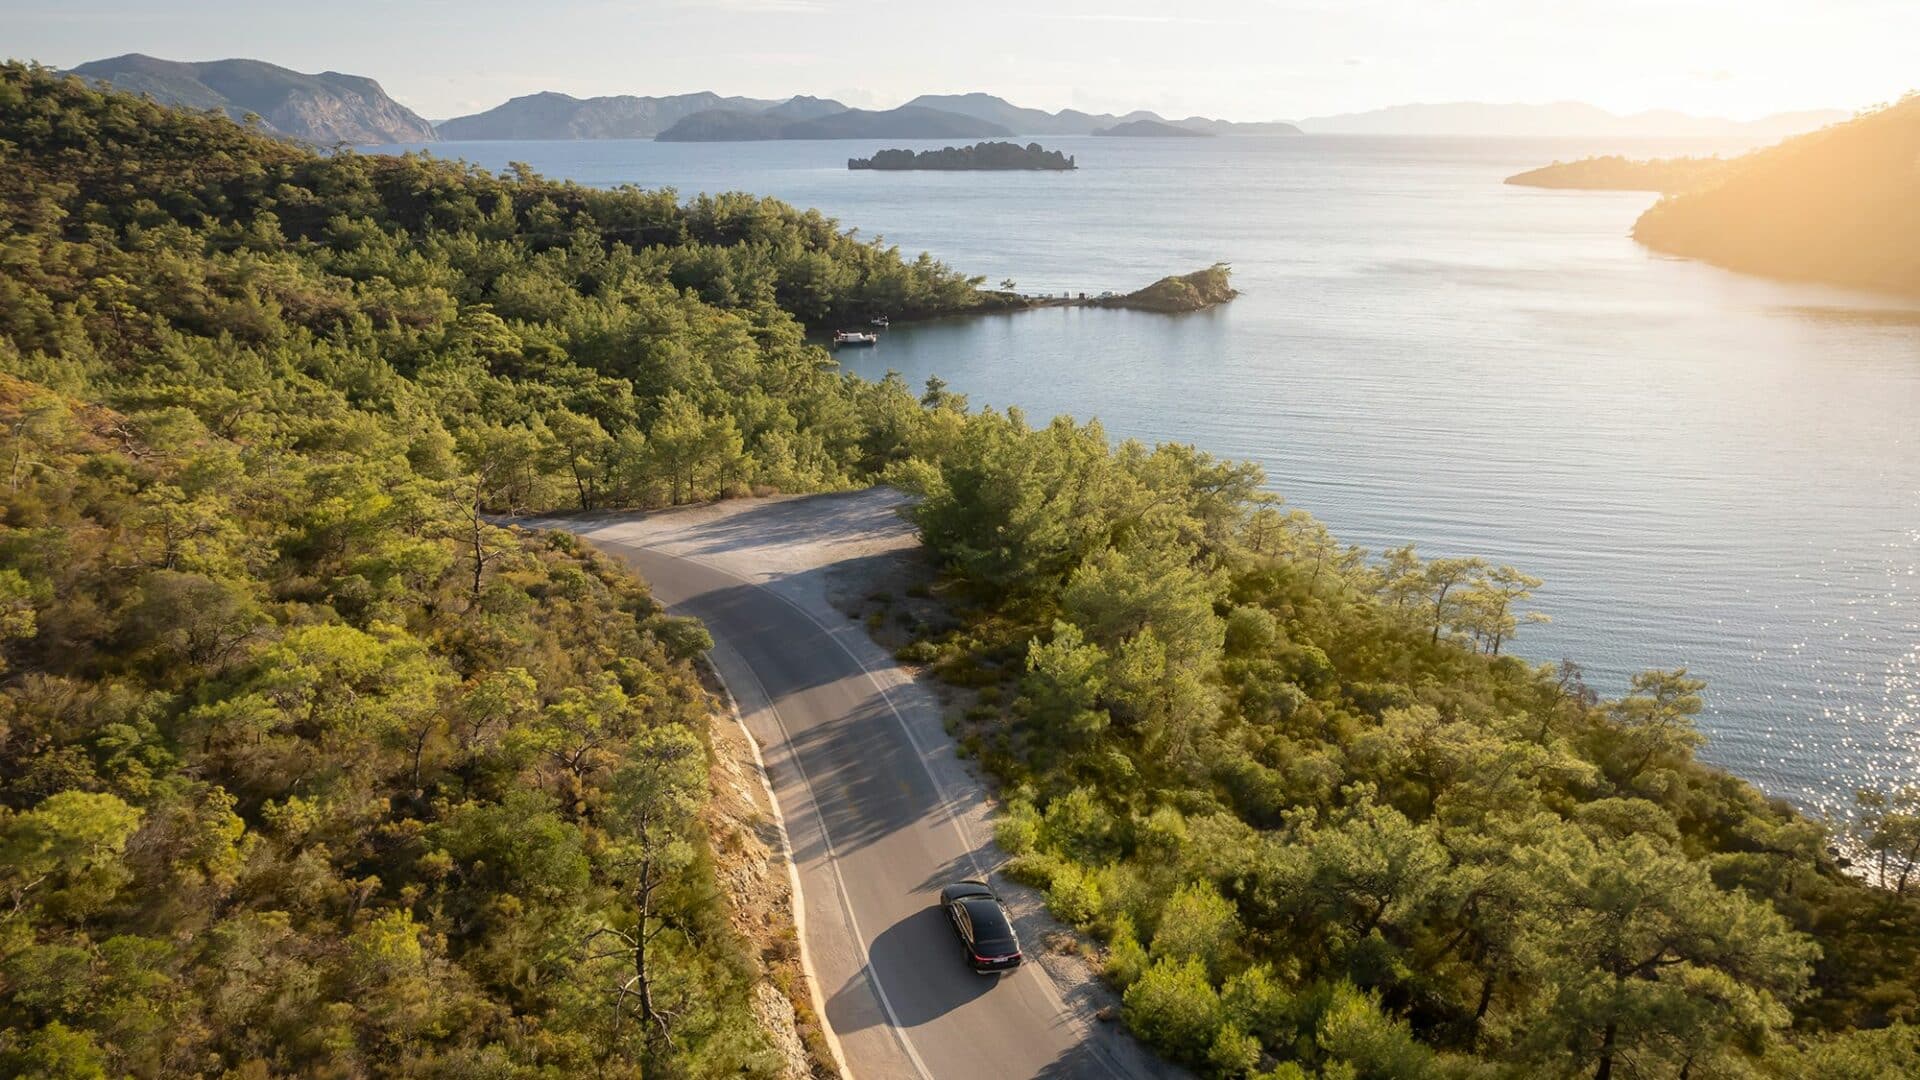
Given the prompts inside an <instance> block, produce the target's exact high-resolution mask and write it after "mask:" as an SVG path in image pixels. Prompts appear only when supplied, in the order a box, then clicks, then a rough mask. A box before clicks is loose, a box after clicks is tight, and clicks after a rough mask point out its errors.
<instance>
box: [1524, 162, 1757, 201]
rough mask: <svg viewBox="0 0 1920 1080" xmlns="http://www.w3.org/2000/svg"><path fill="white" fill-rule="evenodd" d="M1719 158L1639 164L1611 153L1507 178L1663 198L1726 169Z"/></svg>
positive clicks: (1533, 184) (1538, 184) (1526, 183)
mask: <svg viewBox="0 0 1920 1080" xmlns="http://www.w3.org/2000/svg"><path fill="white" fill-rule="evenodd" d="M1726 165H1727V163H1726V162H1725V161H1724V160H1722V159H1720V158H1717V157H1676V158H1654V159H1651V160H1648V161H1635V160H1633V159H1631V158H1625V157H1621V156H1620V155H1618V154H1609V155H1606V156H1604V157H1590V158H1581V159H1580V160H1578V161H1556V162H1554V163H1553V164H1551V165H1543V166H1541V167H1540V168H1538V169H1529V170H1527V171H1526V172H1523V173H1515V174H1514V175H1512V176H1509V177H1507V179H1506V182H1507V183H1509V184H1512V185H1514V186H1515V187H1537V188H1564V189H1572V190H1580V191H1657V192H1660V193H1661V194H1663V195H1671V194H1673V193H1675V192H1679V191H1685V190H1687V189H1688V188H1692V187H1698V186H1699V185H1700V184H1703V183H1705V182H1706V181H1708V180H1710V179H1711V178H1712V177H1713V175H1714V174H1715V173H1717V172H1719V171H1720V170H1721V169H1723V168H1725V167H1726Z"/></svg>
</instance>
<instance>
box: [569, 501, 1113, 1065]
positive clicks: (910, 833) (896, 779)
mask: <svg viewBox="0 0 1920 1080" xmlns="http://www.w3.org/2000/svg"><path fill="white" fill-rule="evenodd" d="M594 542H595V543H596V544H597V545H598V546H600V547H602V548H604V549H606V550H608V551H610V552H612V553H614V554H617V555H620V556H623V557H625V558H626V559H627V560H628V561H629V562H630V563H632V564H633V565H634V566H635V567H637V568H638V569H639V571H640V572H641V574H642V575H643V576H644V577H645V578H646V579H647V581H648V582H649V584H650V585H651V586H652V589H653V592H654V595H655V596H656V597H657V598H658V599H659V600H660V601H661V602H662V603H664V604H666V605H667V606H668V607H669V609H670V610H672V611H674V612H675V613H676V614H683V615H692V616H695V617H697V618H699V619H701V620H702V621H703V622H705V623H706V625H707V627H708V629H709V631H710V632H711V633H712V634H713V637H714V640H715V642H716V646H715V649H714V660H715V664H716V666H717V667H718V668H719V669H720V672H721V674H722V676H723V677H724V678H726V680H727V683H728V686H729V687H730V689H732V691H733V693H734V695H735V697H736V698H737V699H738V700H739V702H740V706H741V709H742V711H743V713H744V714H745V716H746V718H747V722H748V726H749V728H750V729H751V730H752V731H753V732H754V734H755V736H756V737H757V738H758V739H759V740H760V742H761V743H762V746H763V752H764V754H765V757H766V762H767V770H768V773H769V775H770V777H771V778H772V782H773V786H774V794H775V797H776V798H777V800H778V802H779V805H780V807H781V809H782V812H783V815H784V817H785V818H786V825H787V830H788V834H789V836H790V837H791V839H792V843H793V848H794V861H795V865H796V867H797V869H798V871H799V875H800V884H801V894H802V904H801V912H802V921H803V933H804V934H805V936H806V941H807V945H808V954H809V960H810V961H811V963H812V966H813V969H814V974H815V977H816V979H817V980H818V983H819V985H820V988H821V992H822V996H823V997H824V998H825V1001H824V1007H825V1011H826V1016H827V1020H828V1023H829V1026H830V1027H831V1028H832V1030H833V1032H834V1034H835V1036H836V1037H837V1042H838V1046H839V1048H840V1051H841V1054H842V1056H843V1058H844V1059H845V1064H846V1065H847V1066H848V1069H849V1071H850V1072H851V1073H852V1074H853V1075H854V1076H855V1077H857V1078H858V1080H882V1078H888V1080H891V1078H894V1077H915V1076H918V1077H922V1078H925V1080H947V1078H955V1080H958V1078H967V1080H974V1078H989V1077H992V1078H998V1077H1015V1078H1017V1077H1030V1076H1046V1077H1069V1076H1072V1077H1078V1076H1103V1077H1104V1076H1138V1075H1141V1071H1140V1069H1139V1068H1138V1066H1131V1065H1130V1066H1123V1065H1122V1064H1121V1063H1120V1062H1121V1059H1120V1058H1118V1057H1116V1056H1114V1055H1113V1054H1111V1053H1110V1052H1109V1051H1108V1050H1107V1049H1106V1048H1105V1047H1104V1045H1103V1043H1102V1040H1101V1039H1100V1038H1097V1037H1094V1036H1093V1035H1092V1033H1091V1032H1090V1030H1089V1024H1088V1022H1087V1021H1086V1019H1085V1018H1084V1017H1082V1016H1081V1015H1079V1014H1078V1013H1076V1012H1074V1011H1072V1010H1070V1009H1069V1008H1068V1007H1067V1006H1065V1005H1064V1004H1063V1003H1062V1001H1061V998H1060V995H1059V993H1058V992H1057V990H1056V989H1055V987H1054V985H1053V983H1052V981H1051V980H1050V979H1049V978H1048V977H1047V975H1046V973H1045V972H1044V971H1042V970H1040V969H1039V968H1038V967H1037V966H1035V965H1029V966H1027V967H1025V968H1023V969H1021V970H1019V971H1016V972H1014V973H1012V974H1010V975H1006V976H1001V977H991V976H980V975H975V974H973V973H972V972H971V971H969V970H967V968H966V967H965V966H964V964H963V963H962V962H961V958H960V948H959V945H958V943H957V942H956V941H955V939H954V936H953V933H952V931H951V929H950V928H949V927H948V925H947V923H946V922H945V917H944V916H943V915H942V914H941V912H940V911H939V910H938V908H937V907H936V906H935V902H936V894H937V893H938V891H939V889H940V887H941V886H942V885H943V884H945V883H947V882H949V881H954V880H958V879H960V878H967V877H979V876H981V875H980V873H979V867H977V866H976V865H975V863H974V860H975V857H976V855H975V848H974V846H973V844H971V843H970V842H969V839H968V838H967V837H966V836H965V835H964V834H963V831H962V828H961V826H960V825H959V823H958V822H957V820H956V819H955V816H954V814H953V813H952V810H953V807H954V803H952V802H951V801H950V800H949V799H948V797H947V794H946V793H945V792H943V791H942V790H940V788H939V787H938V786H937V785H936V782H935V781H934V779H933V774H932V772H930V771H929V769H928V768H927V767H926V765H925V764H924V760H923V757H922V751H923V749H924V748H923V747H920V746H917V745H915V743H914V736H913V735H912V734H911V733H910V732H909V729H908V727H907V725H906V724H905V723H904V722H903V721H902V720H901V719H900V717H899V716H898V715H897V714H895V713H894V711H893V710H894V704H893V702H892V701H891V699H890V698H889V696H888V694H887V692H886V691H885V690H884V689H883V688H882V685H881V683H880V682H879V681H878V680H876V679H875V678H873V677H872V675H871V674H869V672H868V671H867V670H866V669H864V668H863V667H862V666H861V663H860V661H859V660H857V659H856V658H855V656H854V654H853V653H852V652H851V651H849V650H848V649H846V648H843V647H842V646H841V644H840V643H839V642H838V641H837V640H836V639H835V637H834V636H833V634H832V633H831V632H829V630H828V629H827V627H825V626H824V625H823V624H822V623H820V622H818V621H816V619H815V618H814V617H813V616H812V615H810V614H809V613H808V612H806V611H805V610H803V609H801V608H800V607H798V606H797V605H795V604H793V603H790V602H789V601H787V600H786V599H784V598H783V597H781V596H779V595H777V594H776V593H774V592H773V591H771V590H769V589H767V588H763V587H761V586H758V585H755V584H753V583H750V582H748V581H746V580H744V579H742V578H740V577H737V576H735V575H733V574H730V573H727V572H724V571H721V570H718V569H715V568H713V567H711V566H708V565H705V564H703V563H700V562H695V561H692V560H689V559H685V558H680V557H677V556H673V555H668V554H665V553H663V552H660V551H656V550H649V549H647V548H644V547H639V546H636V545H634V544H630V543H622V542H619V541H617V540H613V539H611V538H608V537H595V538H594ZM842 632H845V628H842ZM1022 944H1023V945H1024V946H1025V947H1026V948H1027V950H1028V951H1029V952H1032V951H1033V949H1034V947H1035V946H1036V945H1037V944H1038V943H1037V942H1032V941H1027V942H1023V943H1022Z"/></svg>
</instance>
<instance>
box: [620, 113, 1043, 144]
mask: <svg viewBox="0 0 1920 1080" xmlns="http://www.w3.org/2000/svg"><path fill="white" fill-rule="evenodd" d="M1012 134H1013V132H1011V131H1009V130H1007V129H1006V128H1005V127H1002V126H1001V125H999V124H995V123H990V122H988V121H985V120H980V119H976V118H974V117H971V116H961V115H960V114H958V113H950V112H942V111H940V110H939V109H928V108H922V107H920V106H915V105H902V106H900V107H899V108H897V109H887V110H884V111H874V110H869V109H845V110H842V111H840V112H837V113H830V114H827V115H824V116H816V117H814V118H812V119H807V120H789V119H784V118H782V117H780V116H777V115H773V114H772V113H771V112H770V111H766V112H743V111H739V110H733V109H709V110H707V111H705V112H700V113H695V114H694V115H692V116H689V117H686V118H685V119H683V120H681V121H680V122H679V123H677V124H675V125H673V126H672V127H670V128H668V129H667V130H665V131H663V132H661V133H660V134H659V135H657V136H655V138H656V139H658V140H659V141H661V142H751V141H761V140H768V139H985V138H1004V137H1006V136H1009V135H1012Z"/></svg>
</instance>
